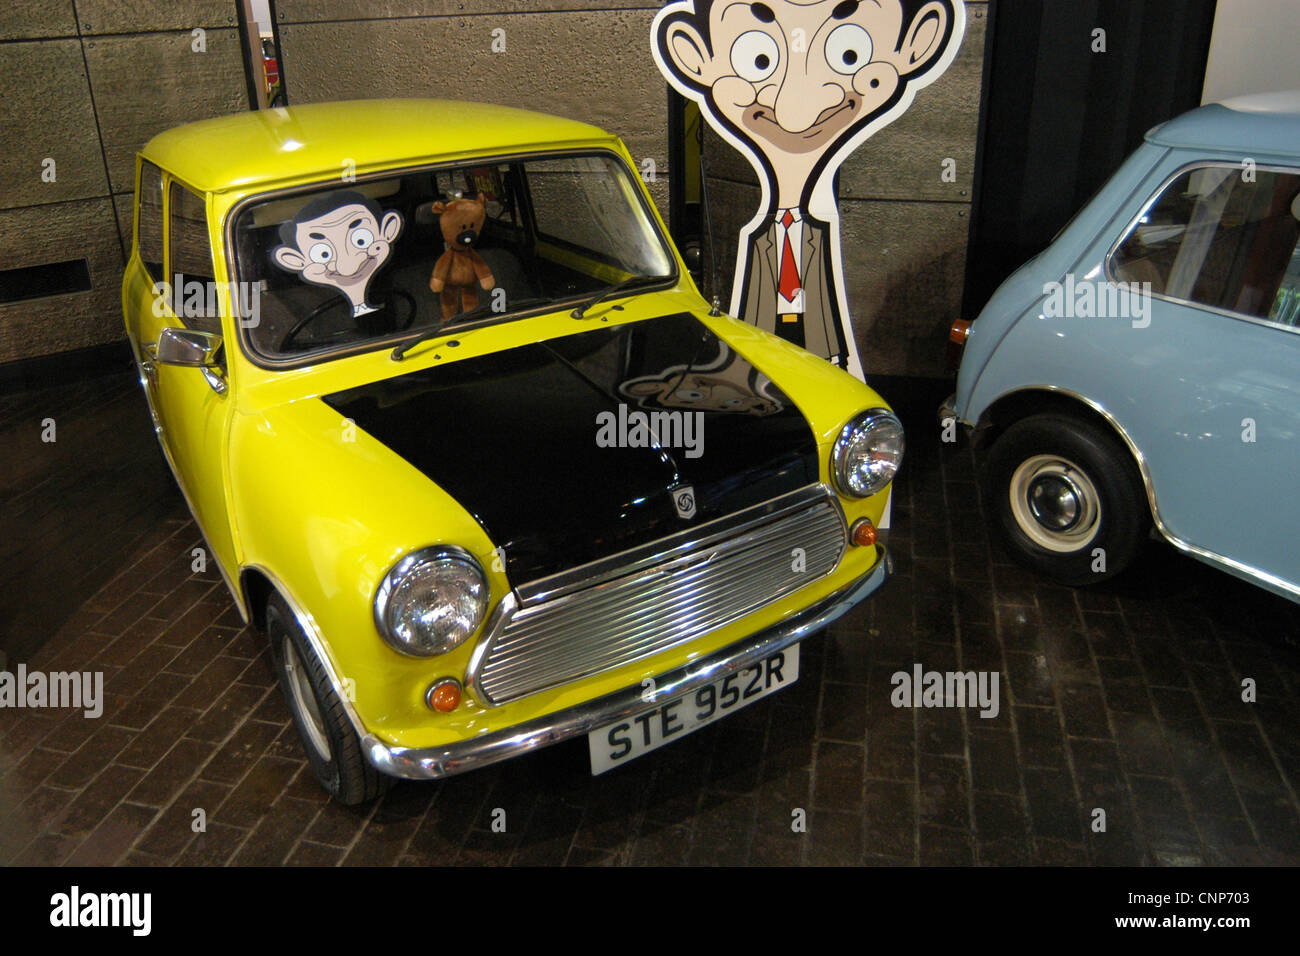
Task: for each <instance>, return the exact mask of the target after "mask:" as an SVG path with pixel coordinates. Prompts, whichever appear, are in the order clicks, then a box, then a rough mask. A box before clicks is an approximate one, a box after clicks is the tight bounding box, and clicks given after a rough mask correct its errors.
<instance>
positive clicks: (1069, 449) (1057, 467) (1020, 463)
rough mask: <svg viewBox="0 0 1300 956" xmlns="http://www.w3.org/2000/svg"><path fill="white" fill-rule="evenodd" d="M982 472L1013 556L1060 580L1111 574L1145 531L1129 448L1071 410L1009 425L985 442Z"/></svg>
mask: <svg viewBox="0 0 1300 956" xmlns="http://www.w3.org/2000/svg"><path fill="white" fill-rule="evenodd" d="M982 478H983V492H984V506H985V508H986V509H989V510H990V521H991V523H992V525H993V529H994V533H995V534H997V535H998V537H999V538H1000V539H1001V540H1002V541H1003V543H1004V544H1005V545H1006V546H1007V549H1008V550H1009V551H1010V552H1011V554H1012V556H1013V557H1014V558H1015V559H1016V560H1017V561H1018V562H1020V563H1021V564H1023V565H1025V566H1026V567H1029V568H1031V569H1033V570H1036V571H1039V572H1041V573H1043V574H1045V575H1047V576H1048V577H1051V578H1054V579H1055V580H1057V581H1059V582H1061V583H1062V584H1068V585H1072V586H1079V585H1086V584H1097V583H1099V582H1101V581H1105V580H1106V579H1107V578H1111V577H1114V576H1115V575H1117V574H1119V573H1120V572H1121V571H1123V570H1124V569H1125V568H1127V567H1128V566H1129V565H1130V564H1131V563H1132V562H1133V559H1134V558H1135V557H1137V554H1138V552H1139V550H1140V549H1141V547H1142V542H1143V541H1144V539H1145V537H1146V532H1147V528H1148V526H1149V524H1150V520H1151V519H1150V513H1149V511H1148V509H1147V504H1146V494H1145V491H1144V488H1143V484H1142V479H1141V475H1140V474H1139V473H1138V470H1137V466H1136V465H1135V463H1134V461H1133V458H1132V456H1131V455H1130V454H1129V452H1128V450H1127V449H1126V448H1125V447H1124V446H1123V445H1122V444H1120V442H1119V440H1118V439H1117V438H1116V437H1115V436H1114V435H1113V434H1111V433H1110V432H1108V431H1104V430H1102V429H1101V428H1099V427H1097V426H1095V425H1092V424H1089V423H1087V422H1085V421H1082V420H1080V419H1076V418H1073V417H1071V416H1069V415H1061V414H1041V415H1031V416H1030V417H1028V418H1023V419H1021V420H1020V421H1018V422H1015V423H1014V424H1012V425H1010V426H1009V427H1008V428H1007V429H1006V430H1005V431H1003V432H1002V433H1001V434H1000V435H998V436H997V438H996V439H995V440H994V442H993V444H992V446H991V447H990V448H989V449H988V452H987V454H986V455H985V459H984V467H983V471H982ZM1098 549H1100V551H1099V550H1098ZM1099 558H1100V559H1101V560H1099Z"/></svg>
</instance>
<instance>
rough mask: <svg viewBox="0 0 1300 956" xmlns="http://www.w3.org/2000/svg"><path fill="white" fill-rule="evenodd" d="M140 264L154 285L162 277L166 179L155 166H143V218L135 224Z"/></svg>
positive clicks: (141, 176)
mask: <svg viewBox="0 0 1300 956" xmlns="http://www.w3.org/2000/svg"><path fill="white" fill-rule="evenodd" d="M135 242H136V245H137V246H139V247H140V261H141V262H142V263H144V267H145V269H146V270H147V271H148V272H149V278H151V279H153V281H154V282H158V281H159V280H161V279H162V274H163V180H162V170H160V169H159V168H158V167H157V166H155V165H154V164H153V163H146V162H141V164H140V218H139V220H138V221H137V222H136V232H135Z"/></svg>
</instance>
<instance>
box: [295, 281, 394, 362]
mask: <svg viewBox="0 0 1300 956" xmlns="http://www.w3.org/2000/svg"><path fill="white" fill-rule="evenodd" d="M388 297H389V299H390V300H391V299H394V298H397V299H400V300H402V302H403V303H405V306H406V318H405V320H404V321H402V322H394V323H393V328H392V329H391V331H393V332H405V331H406V330H407V329H409V328H410V327H411V323H412V322H414V321H415V297H414V296H413V295H411V294H410V293H409V292H406V291H404V290H402V289H392V290H389V293H388ZM348 305H349V303H348V300H347V299H344V298H342V297H340V296H331V297H330V298H328V299H326V300H325V301H324V302H322V303H321V304H320V305H318V306H316V308H314V309H312V310H311V311H310V312H308V313H307V314H306V315H304V316H303V317H302V318H301V319H299V320H298V321H297V322H295V323H294V325H293V328H291V329H290V330H289V332H288V334H286V335H285V337H284V338H282V339H281V340H280V345H279V349H278V351H281V352H290V351H294V347H293V341H294V339H295V338H296V337H297V336H298V334H299V333H300V332H302V330H303V329H305V328H307V326H309V325H311V324H312V323H313V322H315V321H316V320H317V319H319V318H320V317H321V316H323V315H327V314H328V313H329V312H330V311H332V310H334V309H339V308H342V307H344V306H348ZM389 308H390V306H389V305H388V304H385V305H382V306H380V307H379V308H378V309H376V310H375V311H374V312H367V313H366V314H365V315H361V316H353V318H352V326H351V327H350V328H349V327H347V326H344V327H343V328H340V329H335V330H334V331H333V332H330V333H328V334H326V335H323V336H321V337H320V338H319V339H317V340H316V341H315V342H313V343H312V344H311V345H309V346H307V347H308V348H312V347H319V346H322V345H330V344H333V343H334V342H336V341H338V340H339V339H342V338H345V337H346V336H349V335H352V334H354V333H356V332H360V333H361V334H363V335H367V334H375V333H373V332H368V331H367V330H366V329H365V328H363V327H362V326H363V323H364V324H367V325H369V324H372V323H370V322H368V321H367V320H368V319H369V318H370V316H373V315H377V314H379V313H381V312H384V311H386V310H388V309H389Z"/></svg>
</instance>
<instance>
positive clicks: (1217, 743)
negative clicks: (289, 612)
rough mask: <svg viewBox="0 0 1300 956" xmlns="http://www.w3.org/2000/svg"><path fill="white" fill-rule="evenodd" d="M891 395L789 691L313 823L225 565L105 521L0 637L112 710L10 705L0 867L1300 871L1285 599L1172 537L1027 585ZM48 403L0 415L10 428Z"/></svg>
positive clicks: (154, 527) (944, 458)
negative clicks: (93, 565)
mask: <svg viewBox="0 0 1300 956" xmlns="http://www.w3.org/2000/svg"><path fill="white" fill-rule="evenodd" d="M878 387H879V388H880V389H881V391H882V392H883V394H885V395H886V396H887V397H888V398H889V399H890V400H891V401H893V402H894V403H895V405H896V406H897V407H898V408H899V409H900V412H901V414H902V415H903V417H904V420H905V421H906V422H907V424H908V426H909V442H908V445H909V449H908V460H907V463H906V470H905V472H904V474H903V477H902V478H901V479H900V481H899V482H898V485H897V491H896V499H895V511H894V525H895V527H894V530H892V531H891V532H890V534H889V546H890V549H891V551H892V552H893V555H894V558H895V560H896V562H897V567H898V573H897V575H896V577H895V578H894V579H893V580H892V581H891V582H890V583H889V585H888V586H887V587H886V588H885V589H884V590H883V591H881V592H880V593H879V594H878V595H877V596H876V598H875V599H874V600H872V601H870V602H869V603H868V604H867V605H865V606H863V607H861V608H859V609H858V610H857V611H855V612H854V613H853V614H852V615H850V616H849V617H847V618H845V619H844V620H842V621H841V622H839V623H838V624H837V625H836V626H834V627H833V628H832V629H831V630H830V631H829V632H827V633H825V634H822V635H819V636H818V637H816V638H814V639H812V640H810V641H808V642H807V643H805V644H804V646H803V649H802V651H801V655H802V656H801V668H802V672H801V676H800V679H799V682H798V683H797V684H796V685H795V686H793V687H792V688H790V689H789V690H787V691H783V692H782V693H780V694H777V695H775V696H773V697H772V698H770V699H768V700H765V701H762V702H759V703H757V704H755V705H753V706H751V707H749V708H748V709H746V710H743V711H740V712H738V713H736V714H735V715H733V716H732V717H730V718H728V719H727V720H724V721H722V722H720V723H718V724H715V725H712V726H710V727H708V728H705V729H704V730H702V731H699V732H697V733H696V734H694V735H692V736H690V737H687V738H685V739H683V740H681V741H679V742H677V743H675V744H674V745H672V746H670V747H667V748H664V749H662V750H660V751H657V752H655V753H653V754H650V755H647V756H645V757H643V758H641V759H639V760H637V761H635V762H634V763H632V764H629V765H628V766H627V767H624V768H621V769H619V770H618V771H615V772H612V773H609V774H606V775H604V776H601V777H596V778H593V777H591V776H590V774H589V771H588V767H587V756H586V746H585V743H583V742H576V743H569V744H565V745H562V746H559V747H555V748H551V749H550V750H546V751H541V752H539V753H536V754H533V755H530V756H528V757H525V758H521V759H519V760H515V761H511V762H507V763H505V764H501V765H498V766H497V767H493V768H488V769H485V770H482V771H478V772H475V773H472V774H469V775H466V776H463V777H458V778H453V779H450V780H446V781H441V782H438V783H429V784H410V783H402V784H398V785H397V786H396V787H394V789H393V790H392V791H391V792H390V793H389V794H388V795H387V796H386V797H385V798H384V799H383V800H382V801H380V802H378V803H377V804H375V805H373V806H370V807H366V808H360V809H352V808H345V807H341V806H339V805H337V804H335V803H333V802H331V801H329V800H328V799H327V798H326V797H325V795H324V793H323V792H322V791H321V790H320V789H319V788H318V787H317V785H316V783H315V781H314V779H313V778H312V776H311V774H310V771H309V769H308V767H307V764H306V761H305V759H304V758H303V756H302V753H301V750H300V747H299V745H298V741H297V739H296V736H295V735H294V732H293V730H292V728H291V726H290V725H289V718H288V712H287V710H286V708H285V705H284V703H283V701H282V699H281V698H280V696H279V692H278V690H277V689H276V687H275V685H274V680H273V676H272V672H271V669H270V665H269V661H268V658H267V653H266V650H265V648H264V647H263V643H262V641H261V640H260V639H259V636H258V635H257V634H256V633H254V632H253V631H251V630H249V629H247V628H244V627H242V626H241V624H240V622H239V619H238V616H237V614H236V613H235V612H234V608H233V604H232V602H231V600H230V598H229V596H228V595H227V593H226V592H225V590H224V587H223V586H222V584H221V583H220V581H219V579H218V578H217V576H216V575H215V572H212V571H211V570H210V571H209V573H206V574H194V573H192V572H191V561H192V559H191V556H190V552H191V550H192V549H193V548H195V547H197V546H198V545H199V544H200V539H199V535H198V533H197V531H196V530H195V527H194V525H193V524H192V522H191V521H190V520H189V517H188V515H187V513H186V512H185V509H184V505H183V503H182V502H181V500H180V497H179V495H178V494H176V493H175V491H174V490H172V491H170V492H167V493H165V494H164V496H163V500H162V501H161V503H160V504H157V505H156V508H160V509H161V514H162V515H163V516H162V517H157V516H156V514H155V513H153V512H152V511H149V512H146V511H140V510H138V509H136V510H133V511H132V510H128V511H126V512H124V514H125V518H124V519H123V522H124V524H123V529H122V534H121V535H120V536H119V538H118V540H119V542H121V541H124V542H126V544H123V545H121V546H120V547H119V548H118V551H117V552H116V553H115V554H116V556H115V558H114V564H113V567H114V569H115V574H113V576H112V577H111V580H107V582H106V583H102V586H101V585H100V584H96V585H95V586H94V587H93V588H88V587H87V585H86V583H85V582H86V580H88V579H87V578H85V577H84V576H83V577H81V578H78V579H77V580H76V581H74V582H73V583H71V584H68V583H66V582H64V581H63V579H60V578H57V577H54V578H48V579H47V580H48V584H47V587H48V588H50V589H51V590H52V591H54V592H58V593H55V594H53V595H52V596H51V595H44V597H45V598H47V599H49V598H51V597H53V598H57V605H58V614H57V618H58V624H57V627H55V628H52V629H51V630H52V632H51V633H47V634H42V635H39V637H40V638H41V639H40V641H38V642H33V641H32V640H30V635H19V636H18V637H17V638H13V637H10V639H9V640H8V642H7V644H6V645H5V646H8V647H11V648H13V647H30V646H32V645H33V643H38V644H39V647H38V648H37V649H36V650H35V651H34V652H33V653H30V654H24V655H23V656H18V655H15V659H16V660H23V661H24V662H25V663H27V664H28V666H29V667H30V668H34V669H42V670H85V669H93V670H98V671H102V672H103V674H104V679H105V698H106V702H105V708H104V713H103V716H102V717H100V718H99V719H97V720H89V719H86V718H84V717H82V716H81V715H80V714H79V713H70V712H65V711H55V710H22V711H20V710H0V863H6V864H61V863H69V864H123V865H146V866H151V865H167V864H171V863H181V864H202V865H215V864H252V865H256V864H294V865H307V866H332V865H339V864H352V865H417V866H418V865H430V864H445V863H457V864H483V865H522V864H546V865H559V864H588V865H608V864H633V865H639V864H737V865H745V864H750V865H766V864H863V863H868V864H957V865H965V864H1023V863H1044V864H1088V863H1095V864H1175V865H1179V864H1222V863H1239V864H1293V865H1294V864H1297V863H1300V805H1298V804H1297V798H1296V790H1297V786H1300V720H1298V719H1297V718H1298V717H1300V703H1298V702H1297V701H1298V700H1300V645H1298V644H1297V634H1300V626H1298V622H1300V618H1298V615H1297V607H1296V606H1295V605H1293V604H1291V603H1289V602H1286V601H1282V600H1280V599H1277V598H1274V597H1272V596H1271V595H1268V594H1266V593H1264V592H1262V591H1260V590H1257V589H1255V588H1252V587H1250V586H1248V585H1245V584H1243V583H1241V582H1238V581H1236V580H1235V579H1233V578H1231V577H1228V576H1226V575H1223V574H1220V573H1218V572H1216V571H1214V570H1212V569H1209V568H1206V567H1204V566H1202V565H1200V564H1198V563H1196V562H1193V561H1190V560H1188V559H1186V558H1183V557H1181V556H1179V555H1177V554H1176V553H1175V552H1173V551H1172V550H1171V549H1169V548H1168V547H1166V546H1163V545H1159V544H1153V545H1152V546H1151V547H1150V548H1149V549H1148V552H1147V553H1146V554H1145V555H1144V556H1143V558H1142V561H1141V562H1140V564H1139V566H1138V567H1136V568H1135V569H1134V572H1133V573H1132V574H1130V575H1129V576H1128V577H1126V578H1123V579H1122V580H1120V581H1119V582H1114V583H1112V584H1110V585H1108V586H1105V587H1103V588H1101V589H1097V590H1090V591H1072V590H1069V589H1066V588H1061V587H1057V586H1055V585H1053V584H1050V583H1047V582H1044V581H1043V580H1041V579H1039V578H1037V577H1035V576H1033V575H1031V574H1028V573H1026V572H1024V571H1022V570H1020V569H1019V568H1017V567H1016V566H1014V565H1012V564H1010V563H1008V562H1007V559H1006V557H1005V555H1002V554H1001V553H999V552H998V551H997V550H996V549H995V548H994V547H993V546H992V545H991V544H990V541H989V539H988V537H987V535H986V532H985V527H984V523H983V519H982V518H981V516H980V508H979V500H978V494H977V491H976V487H975V483H974V474H975V473H974V468H973V460H972V457H971V454H970V450H969V449H968V448H967V447H965V446H964V445H959V446H957V447H953V446H945V445H942V444H941V443H940V442H939V440H938V429H937V427H935V426H934V425H933V409H934V407H935V405H936V404H937V402H938V400H939V399H940V398H942V396H943V394H944V390H943V383H933V382H908V381H903V380H890V381H887V382H880V383H878ZM90 393H91V398H90V399H88V398H87V397H86V396H87V394H88V392H87V389H86V388H84V387H83V388H80V389H71V390H70V392H69V394H68V396H66V397H65V398H64V399H63V400H65V401H68V402H72V403H75V404H77V407H78V408H80V410H81V413H82V415H83V416H88V417H86V421H88V422H89V423H90V424H91V425H96V426H104V425H107V424H111V423H112V422H114V421H116V420H117V418H118V417H120V416H121V415H122V412H123V409H124V408H125V409H130V410H132V414H131V415H130V416H129V419H130V421H131V428H132V429H133V430H138V431H139V432H140V433H142V434H143V435H144V439H143V442H144V443H145V444H146V445H147V443H148V442H151V441H152V436H151V435H150V434H149V426H148V420H147V418H146V416H145V412H144V409H143V404H142V401H141V400H140V399H139V397H138V395H136V394H135V393H134V392H132V391H129V390H124V389H120V388H116V387H113V386H112V385H111V383H110V384H109V385H101V386H100V387H99V388H97V389H91V390H90ZM95 395H99V396H100V398H101V400H102V401H103V403H104V408H103V410H102V412H101V413H100V414H99V418H102V419H103V421H99V420H98V418H97V417H96V413H95V412H94V410H93V408H92V409H91V411H90V412H89V413H87V412H86V405H87V402H88V401H91V400H92V399H93V398H94V396H95ZM59 400H60V398H59V396H58V395H57V394H56V393H53V392H51V393H49V394H47V395H46V397H45V402H44V404H42V403H41V402H37V401H34V400H31V399H30V398H23V397H21V396H19V397H17V398H15V397H12V396H10V397H6V398H5V399H3V400H0V430H3V434H7V435H10V436H12V433H13V432H14V431H15V429H20V428H21V427H24V426H25V425H29V424H30V422H29V421H28V419H30V418H32V417H33V416H37V417H39V416H40V415H43V414H44V413H45V408H46V407H48V405H49V403H50V402H55V403H56V404H57V402H58V401H59ZM138 439H139V436H137V435H135V432H134V431H132V433H131V438H130V439H129V440H127V439H123V442H124V446H123V447H124V448H125V449H128V450H130V449H137V448H138V447H139V445H138V442H137V440H138ZM61 440H62V439H61ZM73 450H74V451H75V449H73ZM104 453H105V454H109V455H110V457H111V454H112V452H111V450H106V451H105V452H104ZM121 454H122V457H129V458H130V460H129V461H109V462H107V464H105V465H104V467H103V468H102V469H101V470H102V475H101V477H99V478H97V479H95V480H93V481H90V482H89V484H88V485H87V486H86V487H85V488H81V489H80V491H79V493H80V494H87V495H90V496H92V497H93V496H94V495H95V494H102V495H103V496H104V497H105V498H109V497H111V496H113V495H120V487H119V485H120V483H122V482H126V483H128V485H129V483H130V482H131V481H132V480H133V479H132V475H133V473H134V472H136V471H139V472H143V473H147V474H148V476H149V478H148V480H150V481H152V480H154V477H155V476H156V470H157V468H158V465H159V462H158V461H157V459H156V452H153V455H154V456H155V457H152V458H151V457H149V456H147V455H145V456H141V455H137V454H135V453H134V451H132V452H131V455H130V456H128V455H127V453H126V452H125V451H124V452H122V453H121ZM51 467H54V468H55V469H57V470H58V471H59V473H60V474H62V472H63V471H64V470H66V469H68V468H71V467H73V466H72V465H71V464H69V461H67V460H63V461H60V462H59V463H56V464H55V465H54V466H51ZM23 469H24V473H25V474H27V473H36V474H37V475H38V478H39V480H41V481H46V482H50V481H55V480H56V479H58V477H59V476H58V475H45V476H43V477H41V476H40V475H39V468H38V466H36V465H32V464H30V463H28V464H24V465H23ZM72 477H73V476H65V477H64V479H63V480H65V481H71V480H72ZM29 480H31V479H29ZM3 490H4V494H5V499H4V500H5V507H6V514H7V517H6V526H10V527H18V526H19V525H20V523H21V521H22V520H24V519H23V518H22V515H19V514H16V510H15V508H14V507H13V505H14V502H15V500H18V503H19V504H21V505H23V507H24V508H25V509H26V510H25V511H23V512H22V514H27V515H29V516H30V514H32V513H36V514H39V508H37V509H36V510H35V511H34V512H33V510H32V507H30V506H29V503H28V499H27V498H23V497H22V496H23V495H24V494H25V492H24V491H23V486H22V483H21V482H20V481H18V480H17V478H15V477H14V476H12V475H11V476H9V477H8V478H7V479H6V480H5V482H4V485H3ZM167 495H170V497H167ZM91 504H93V502H91ZM27 520H31V519H30V517H29V518H28V519H27ZM11 522H12V524H11ZM20 531H21V533H22V534H23V535H25V536H26V537H25V540H30V539H31V538H32V530H31V528H29V527H26V526H23V527H21V528H20ZM50 560H51V561H53V563H54V566H56V567H57V566H58V563H59V562H58V559H57V557H56V558H51V559H50ZM60 587H62V588H63V591H62V592H59V588H60ZM78 588H81V589H82V591H81V592H79V591H78ZM13 597H14V596H13V595H10V599H11V600H12V599H13ZM46 604H47V605H48V606H50V607H51V608H53V607H55V603H53V602H52V601H51V600H46ZM50 613H52V614H53V613H54V612H53V611H51V612H50ZM916 663H920V664H922V665H923V666H924V667H925V669H927V670H945V671H946V670H988V671H996V672H997V673H998V675H999V677H1000V687H1001V691H1002V693H1001V708H1000V712H999V714H998V715H997V716H996V717H995V718H991V719H986V718H981V717H980V716H978V713H977V712H976V711H975V710H962V709H902V708H895V707H894V706H892V705H891V702H890V695H891V692H892V683H891V676H892V675H893V674H894V673H895V672H897V671H899V670H903V671H910V669H911V667H912V665H913V664H916ZM1247 677H1250V678H1253V679H1254V680H1255V681H1256V683H1257V687H1258V700H1257V702H1255V703H1243V702H1242V700H1241V682H1242V680H1243V679H1245V678H1247ZM1098 811H1104V815H1105V830H1104V832H1098V831H1097V830H1095V829H1094V821H1095V820H1097V819H1099V814H1098ZM500 822H504V831H502V830H501V827H500V825H499V824H500ZM494 824H498V825H496V826H494Z"/></svg>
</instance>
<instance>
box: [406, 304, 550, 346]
mask: <svg viewBox="0 0 1300 956" xmlns="http://www.w3.org/2000/svg"><path fill="white" fill-rule="evenodd" d="M549 301H550V299H543V298H540V297H533V298H528V299H520V300H519V301H518V302H511V303H510V311H511V312H517V311H518V310H520V309H522V308H524V307H525V306H529V305H536V304H537V303H539V302H549ZM494 304H495V303H492V302H483V303H481V304H479V305H476V306H475V307H474V308H472V309H466V310H465V311H464V312H457V313H456V314H455V315H453V316H452V317H451V318H450V319H448V320H447V321H446V322H443V323H442V324H441V325H438V326H435V327H433V328H431V329H426V330H425V331H423V332H421V333H420V334H419V335H417V336H416V337H415V338H413V339H411V341H409V342H403V343H402V344H401V345H399V346H397V348H395V349H393V352H392V354H391V355H390V356H389V358H391V359H392V360H393V361H394V362H400V361H401V360H402V358H403V357H404V356H405V355H406V353H407V352H409V351H410V350H411V349H413V348H415V346H417V345H419V344H420V343H421V342H427V341H429V339H436V338H437V337H438V336H440V335H442V333H443V332H446V331H447V330H448V329H449V328H451V327H452V326H453V325H460V324H461V323H462V322H469V321H472V320H473V319H481V318H483V316H485V315H491V314H492V313H493V312H498V314H500V315H504V314H505V313H504V312H499V310H497V309H495V308H493V306H494Z"/></svg>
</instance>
